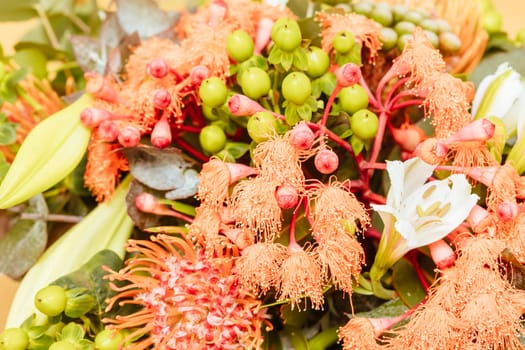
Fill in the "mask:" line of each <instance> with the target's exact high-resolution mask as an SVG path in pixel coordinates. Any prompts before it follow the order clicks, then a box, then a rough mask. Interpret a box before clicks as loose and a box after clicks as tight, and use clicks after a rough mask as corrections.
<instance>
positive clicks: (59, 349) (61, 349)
mask: <svg viewBox="0 0 525 350" xmlns="http://www.w3.org/2000/svg"><path fill="white" fill-rule="evenodd" d="M76 349H77V347H76V346H75V344H72V343H70V342H68V341H66V340H61V341H57V342H56V343H53V344H51V346H50V347H49V350H76Z"/></svg>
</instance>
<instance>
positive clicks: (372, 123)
mask: <svg viewBox="0 0 525 350" xmlns="http://www.w3.org/2000/svg"><path fill="white" fill-rule="evenodd" d="M378 126H379V118H378V117H377V114H375V113H374V112H372V111H370V110H368V109H361V110H359V111H357V112H355V113H354V114H353V115H352V117H350V128H352V132H353V133H354V135H355V136H357V137H358V138H360V139H361V140H364V141H366V140H371V139H373V138H374V137H375V136H376V133H377V128H378Z"/></svg>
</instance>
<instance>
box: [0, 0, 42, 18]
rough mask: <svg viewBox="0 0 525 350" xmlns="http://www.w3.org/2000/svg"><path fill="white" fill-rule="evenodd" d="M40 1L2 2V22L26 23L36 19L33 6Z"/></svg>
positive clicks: (5, 0) (18, 0)
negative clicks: (33, 18)
mask: <svg viewBox="0 0 525 350" xmlns="http://www.w3.org/2000/svg"><path fill="white" fill-rule="evenodd" d="M36 4H38V0H17V1H11V0H4V1H0V21H25V20H28V19H30V18H32V17H36V16H37V13H36V11H35V10H34V8H33V6H34V5H36Z"/></svg>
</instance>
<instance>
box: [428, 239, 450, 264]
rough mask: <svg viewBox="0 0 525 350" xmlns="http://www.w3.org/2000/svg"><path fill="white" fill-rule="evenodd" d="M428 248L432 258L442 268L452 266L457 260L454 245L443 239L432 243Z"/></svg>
mask: <svg viewBox="0 0 525 350" xmlns="http://www.w3.org/2000/svg"><path fill="white" fill-rule="evenodd" d="M428 248H429V250H430V256H431V257H432V260H433V261H434V263H435V264H436V267H437V268H438V269H440V270H444V269H447V268H449V267H451V266H452V265H453V264H454V262H455V261H456V253H455V252H454V249H452V247H451V246H450V245H448V243H447V242H445V240H443V239H440V240H438V241H435V242H434V243H430V244H429V246H428Z"/></svg>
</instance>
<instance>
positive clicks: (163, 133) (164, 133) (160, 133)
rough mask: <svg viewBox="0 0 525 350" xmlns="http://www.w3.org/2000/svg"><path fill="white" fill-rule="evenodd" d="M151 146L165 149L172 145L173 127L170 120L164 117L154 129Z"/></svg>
mask: <svg viewBox="0 0 525 350" xmlns="http://www.w3.org/2000/svg"><path fill="white" fill-rule="evenodd" d="M150 137H151V144H152V145H153V146H155V147H158V148H165V147H168V146H169V145H170V144H171V140H172V136H171V127H170V124H169V122H168V118H166V117H162V118H161V119H160V120H159V121H158V122H157V123H156V124H155V127H153V131H152V132H151V136H150Z"/></svg>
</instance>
